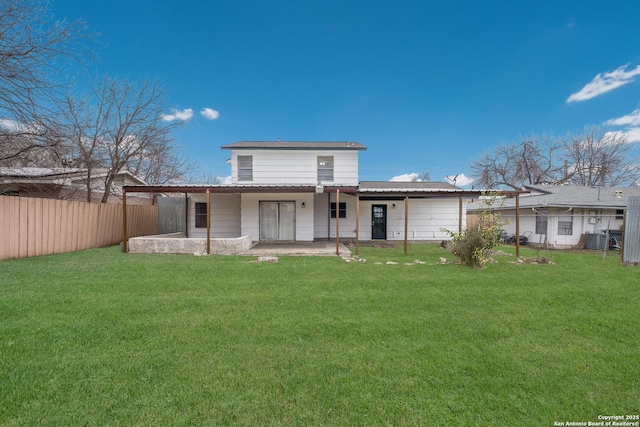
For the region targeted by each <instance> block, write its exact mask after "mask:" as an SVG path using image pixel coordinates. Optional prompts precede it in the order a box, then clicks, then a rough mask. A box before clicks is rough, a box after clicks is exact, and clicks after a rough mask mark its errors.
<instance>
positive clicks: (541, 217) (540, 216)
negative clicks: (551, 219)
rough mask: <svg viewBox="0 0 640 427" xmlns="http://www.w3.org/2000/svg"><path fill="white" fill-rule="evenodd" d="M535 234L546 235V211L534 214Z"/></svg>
mask: <svg viewBox="0 0 640 427" xmlns="http://www.w3.org/2000/svg"><path fill="white" fill-rule="evenodd" d="M536 234H547V211H546V210H544V211H540V212H536Z"/></svg>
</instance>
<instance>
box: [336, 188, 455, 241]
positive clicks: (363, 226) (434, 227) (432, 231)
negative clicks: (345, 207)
mask: <svg viewBox="0 0 640 427" xmlns="http://www.w3.org/2000/svg"><path fill="white" fill-rule="evenodd" d="M394 204H395V206H396V207H395V208H394V207H393V205H394ZM404 204H405V202H404V200H396V201H375V200H362V201H360V239H361V240H370V239H371V206H372V205H386V206H387V239H388V240H404V230H405V229H404V224H405V219H404V215H405V206H404ZM458 218H459V201H458V199H457V198H443V199H436V198H427V199H409V220H408V222H407V233H408V234H407V239H408V240H427V241H428V240H432V241H439V240H449V236H448V235H447V234H446V233H445V232H443V231H442V230H443V229H448V230H451V231H458V224H459V221H458ZM462 226H463V228H464V227H465V226H466V214H465V213H464V212H463V222H462ZM340 230H341V231H340V235H341V236H343V233H342V221H340Z"/></svg>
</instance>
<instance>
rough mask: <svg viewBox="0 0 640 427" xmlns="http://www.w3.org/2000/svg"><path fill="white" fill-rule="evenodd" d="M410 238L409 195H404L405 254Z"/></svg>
mask: <svg viewBox="0 0 640 427" xmlns="http://www.w3.org/2000/svg"><path fill="white" fill-rule="evenodd" d="M408 238H409V195H408V194H407V195H405V196H404V254H405V255H406V254H407V240H408Z"/></svg>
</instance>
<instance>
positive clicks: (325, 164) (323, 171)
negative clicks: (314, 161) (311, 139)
mask: <svg viewBox="0 0 640 427" xmlns="http://www.w3.org/2000/svg"><path fill="white" fill-rule="evenodd" d="M318 181H320V182H322V181H333V156H318Z"/></svg>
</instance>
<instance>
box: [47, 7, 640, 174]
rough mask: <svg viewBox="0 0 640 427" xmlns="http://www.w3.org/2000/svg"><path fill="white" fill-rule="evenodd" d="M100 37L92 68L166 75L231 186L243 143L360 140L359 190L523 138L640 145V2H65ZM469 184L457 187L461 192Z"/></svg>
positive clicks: (190, 150) (194, 137)
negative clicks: (623, 139)
mask: <svg viewBox="0 0 640 427" xmlns="http://www.w3.org/2000/svg"><path fill="white" fill-rule="evenodd" d="M52 12H53V14H54V16H55V17H56V18H66V19H68V20H75V19H84V20H85V21H87V22H88V23H89V25H90V26H91V27H92V28H93V29H94V30H96V31H97V32H99V33H100V37H99V39H100V42H101V43H102V44H103V47H102V48H101V49H100V52H99V55H100V60H99V61H98V62H97V63H96V64H95V65H94V66H93V69H92V71H93V72H95V73H96V74H98V75H101V74H104V73H109V74H111V75H118V76H120V77H128V78H130V79H134V80H135V79H143V78H146V77H152V78H155V77H157V78H159V79H160V80H161V82H162V83H163V85H164V86H165V87H166V88H167V89H168V90H169V100H170V103H171V105H170V108H169V109H168V111H167V117H166V118H167V119H174V120H184V121H185V123H184V126H183V127H182V128H181V129H180V130H179V131H178V132H176V139H177V140H178V142H179V143H180V144H181V145H182V147H183V149H184V152H185V153H186V154H187V155H188V156H189V157H190V158H191V159H192V160H194V161H197V162H198V164H199V166H200V167H201V169H202V170H203V171H204V173H206V174H209V175H213V176H226V175H228V174H229V173H230V170H229V166H228V165H227V164H226V160H227V158H228V156H229V152H228V151H226V150H221V149H220V146H222V145H224V144H228V143H231V142H235V141H244V140H265V141H269V140H276V139H277V138H281V140H283V141H357V142H360V143H362V144H364V145H366V146H367V147H368V150H367V151H365V152H362V153H361V154H360V179H361V180H389V179H391V178H393V177H397V176H400V175H404V174H411V173H422V172H426V171H428V172H430V173H431V179H432V180H433V181H441V180H444V179H445V177H446V176H449V175H456V174H460V175H459V176H460V177H461V178H462V177H463V175H464V176H466V177H468V176H469V175H470V170H469V164H470V162H471V161H473V160H474V159H476V158H478V157H479V156H480V155H481V154H482V153H483V152H485V151H486V150H489V149H491V148H493V147H495V146H497V145H499V144H503V143H508V142H514V141H518V140H519V139H520V137H521V136H526V135H530V134H532V133H537V134H543V133H546V134H554V135H563V134H566V133H567V132H569V131H574V132H575V131H580V130H582V129H583V128H584V127H585V126H588V125H605V126H608V127H610V128H611V131H622V132H626V133H627V134H628V136H629V139H630V140H634V141H640V25H638V23H639V22H640V3H639V2H638V1H637V0H628V1H616V0H612V1H609V2H603V1H591V0H575V1H558V0H553V1H548V0H536V1H517V0H513V1H506V0H505V1H491V0H485V1H482V2H479V1H426V0H425V1H418V0H415V1H403V0H399V1H396V2H381V1H376V0H367V1H360V0H357V1H349V0H340V1H334V0H325V1H323V2H318V1H300V0H293V1H288V0H287V1H280V0H278V1H268V0H262V1H254V0H251V1H241V0H236V1H233V0H226V1H218V0H214V1H193V0H183V1H176V0H155V1H150V0H135V1H131V0H130V1H126V2H125V1H122V0H109V1H104V0H93V1H87V2H79V1H77V0H54V2H53V4H52ZM460 183H461V182H458V184H460Z"/></svg>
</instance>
